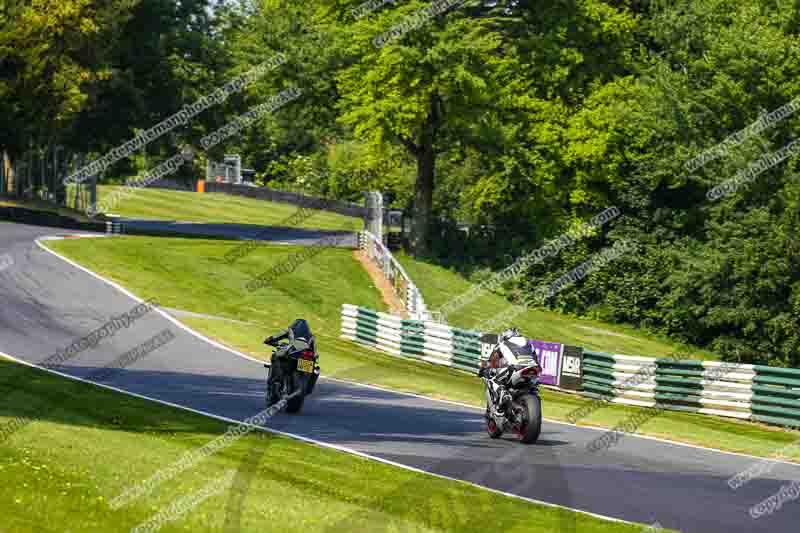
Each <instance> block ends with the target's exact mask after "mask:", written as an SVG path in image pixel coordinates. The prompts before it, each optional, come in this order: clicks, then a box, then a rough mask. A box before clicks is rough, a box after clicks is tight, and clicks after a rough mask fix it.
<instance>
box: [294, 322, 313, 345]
mask: <svg viewBox="0 0 800 533" xmlns="http://www.w3.org/2000/svg"><path fill="white" fill-rule="evenodd" d="M289 329H291V330H292V335H293V336H294V338H295V339H305V340H306V341H307V342H308V341H310V340H311V337H312V336H313V335H312V334H311V328H310V327H308V322H306V321H305V320H303V319H302V318H300V319H297V320H295V321H294V322H292V325H291V326H289Z"/></svg>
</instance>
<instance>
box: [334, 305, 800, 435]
mask: <svg viewBox="0 0 800 533" xmlns="http://www.w3.org/2000/svg"><path fill="white" fill-rule="evenodd" d="M480 336H481V333H480V332H477V331H468V330H462V329H458V328H452V327H449V326H445V325H443V324H438V323H436V322H430V321H421V320H403V319H401V318H399V317H396V316H393V315H390V314H387V313H380V312H377V311H373V310H371V309H365V308H363V307H357V306H354V305H348V304H345V305H343V306H342V338H345V339H348V340H351V341H354V342H357V343H360V344H364V345H366V346H369V347H372V348H375V349H377V350H380V351H383V352H387V353H390V354H393V355H398V356H403V357H409V358H412V359H418V360H422V361H427V362H429V363H433V364H437V365H443V366H448V367H452V368H457V369H459V370H464V371H467V372H471V373H474V372H477V370H478V367H479V365H480V360H481V359H482V358H486V357H488V355H489V354H488V348H489V346H488V345H483V344H481V342H480V340H479V338H480ZM533 343H534V346H535V347H536V349H537V353H541V354H543V357H544V359H547V358H548V357H549V358H551V359H550V361H549V362H548V361H544V362H543V363H542V364H543V365H547V366H549V367H551V368H549V369H546V370H548V371H547V372H546V374H547V375H545V373H543V375H542V383H543V384H545V385H547V386H550V387H552V388H555V389H560V390H569V391H581V394H582V395H584V396H587V397H589V398H596V399H601V400H605V401H608V402H610V403H619V404H625V405H634V406H638V407H656V406H658V407H660V408H665V409H668V410H673V411H684V412H690V413H698V414H704V415H714V416H723V417H729V418H738V419H741V420H754V421H758V422H764V423H768V424H774V425H780V426H791V427H800V370H797V369H787V368H775V367H767V366H760V365H746V364H739V363H719V362H716V361H689V360H678V359H672V358H661V359H656V358H652V357H638V356H633V355H619V354H607V353H602V352H593V351H590V350H585V349H583V348H580V347H576V346H565V345H561V344H558V343H548V342H543V341H533ZM548 348H549V351H550V355H548V353H547V352H548ZM553 361H554V362H553ZM545 378H547V379H545Z"/></svg>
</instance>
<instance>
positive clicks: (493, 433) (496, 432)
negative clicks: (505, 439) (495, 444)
mask: <svg viewBox="0 0 800 533" xmlns="http://www.w3.org/2000/svg"><path fill="white" fill-rule="evenodd" d="M490 412H491V411H489V406H488V405H487V406H486V415H485V416H486V433H488V434H489V436H490V437H491V438H493V439H497V438H500V435H502V434H503V430H502V429H500V428H499V427H497V423H496V422H495V421H494V418H492V416H491V415H490V414H489V413H490Z"/></svg>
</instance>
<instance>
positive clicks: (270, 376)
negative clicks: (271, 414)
mask: <svg viewBox="0 0 800 533" xmlns="http://www.w3.org/2000/svg"><path fill="white" fill-rule="evenodd" d="M264 344H267V345H269V346H272V347H274V348H275V351H273V352H272V360H271V362H270V364H265V365H264V367H265V368H267V395H266V396H267V398H266V399H267V407H271V406H273V405H275V404H276V403H278V402H279V401H280V400H281V398H287V399H288V401H287V405H286V412H287V413H297V412H299V411H300V409H302V408H303V402H304V401H305V399H306V396H307V395H309V394H311V393H312V392H313V391H314V386H315V385H316V384H317V379H319V373H320V367H319V365H318V364H317V362H318V361H319V355H317V348H316V342H315V339H314V335H312V333H311V328H309V327H308V322H306V321H305V320H302V319H299V320H295V321H294V322H293V323H292V325H291V326H289V329H287V330H286V331H284V332H282V333H279V334H277V335H272V336H270V337H268V338H267V339H266V340H265V341H264Z"/></svg>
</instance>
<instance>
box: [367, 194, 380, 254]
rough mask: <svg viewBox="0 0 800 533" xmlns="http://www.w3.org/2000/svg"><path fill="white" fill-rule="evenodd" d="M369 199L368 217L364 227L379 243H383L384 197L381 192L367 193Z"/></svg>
mask: <svg viewBox="0 0 800 533" xmlns="http://www.w3.org/2000/svg"><path fill="white" fill-rule="evenodd" d="M364 194H365V195H366V199H367V216H366V219H365V220H364V226H365V227H366V228H367V231H369V232H370V233H372V234H373V235H374V236H375V238H376V239H377V240H378V242H383V195H382V194H381V193H379V192H365V193H364Z"/></svg>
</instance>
